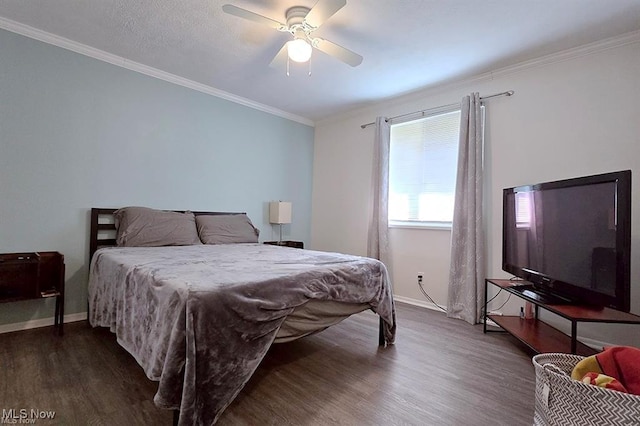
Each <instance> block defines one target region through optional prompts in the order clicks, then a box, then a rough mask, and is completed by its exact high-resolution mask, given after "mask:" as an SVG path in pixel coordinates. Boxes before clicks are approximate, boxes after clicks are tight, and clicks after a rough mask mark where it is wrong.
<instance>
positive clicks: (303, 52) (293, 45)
mask: <svg viewBox="0 0 640 426" xmlns="http://www.w3.org/2000/svg"><path fill="white" fill-rule="evenodd" d="M312 51H313V48H312V47H311V45H310V44H309V43H307V42H306V41H305V40H303V39H301V38H297V39H295V40H291V41H290V42H288V43H287V53H288V54H289V59H291V60H292V61H294V62H307V61H308V60H309V59H311V53H312Z"/></svg>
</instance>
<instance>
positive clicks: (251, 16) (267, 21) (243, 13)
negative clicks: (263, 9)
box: [222, 4, 287, 30]
mask: <svg viewBox="0 0 640 426" xmlns="http://www.w3.org/2000/svg"><path fill="white" fill-rule="evenodd" d="M222 10H223V11H224V12H225V13H228V14H229V15H234V16H237V17H239V18H244V19H248V20H249V21H253V22H257V23H259V24H264V25H267V26H269V27H271V28H275V29H276V30H279V29H281V28H286V27H287V26H286V25H285V24H282V23H280V22H278V21H275V20H273V19H271V18H267V17H266V16H262V15H258V14H257V13H253V12H250V11H248V10H246V9H242V8H240V7H237V6H234V5H232V4H225V5H224V6H222Z"/></svg>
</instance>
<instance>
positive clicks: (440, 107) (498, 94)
mask: <svg viewBox="0 0 640 426" xmlns="http://www.w3.org/2000/svg"><path fill="white" fill-rule="evenodd" d="M514 93H515V92H514V91H513V90H507V91H506V92H501V93H495V94H493V95H488V96H482V97H481V98H480V100H481V101H483V100H485V99H489V98H497V97H498V96H513V94H514ZM457 105H460V103H455V104H449V105H442V106H439V107H434V108H429V109H423V110H420V111H414V112H409V113H407V114H402V115H396V116H395V117H391V118H386V119H385V121H386V122H387V123H388V122H389V121H391V120H396V119H398V118H402V117H408V116H410V115H416V114H422V115H424V114H425V113H427V112H431V111H435V110H439V109H444V108H451V107H454V106H457ZM374 124H376V123H375V122H371V123H367V124H361V125H360V128H361V129H364V128H366V127H369V126H373V125H374Z"/></svg>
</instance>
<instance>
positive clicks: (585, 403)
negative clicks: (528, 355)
mask: <svg viewBox="0 0 640 426" xmlns="http://www.w3.org/2000/svg"><path fill="white" fill-rule="evenodd" d="M583 358H584V357H582V356H579V355H570V354H560V353H548V354H540V355H536V356H534V357H533V365H534V367H535V371H536V405H535V413H534V417H533V423H534V425H562V426H565V425H598V426H600V425H612V426H619V425H635V426H638V425H640V396H638V395H632V394H628V393H624V392H618V391H614V390H610V389H605V388H601V387H598V386H593V385H588V384H585V383H582V382H579V381H577V380H573V379H572V378H571V371H573V367H574V366H575V365H576V364H577V363H578V362H579V361H580V360H582V359H583Z"/></svg>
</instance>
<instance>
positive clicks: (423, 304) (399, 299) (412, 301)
mask: <svg viewBox="0 0 640 426" xmlns="http://www.w3.org/2000/svg"><path fill="white" fill-rule="evenodd" d="M393 300H395V301H396V302H402V303H406V304H408V305H413V306H419V307H421V308H427V309H431V310H433V311H438V312H442V309H440V308H438V307H437V306H436V305H434V304H433V303H431V302H425V301H424V300H418V299H412V298H410V297H404V296H398V295H395V294H394V295H393ZM443 308H445V309H446V308H447V307H446V306H443Z"/></svg>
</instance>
